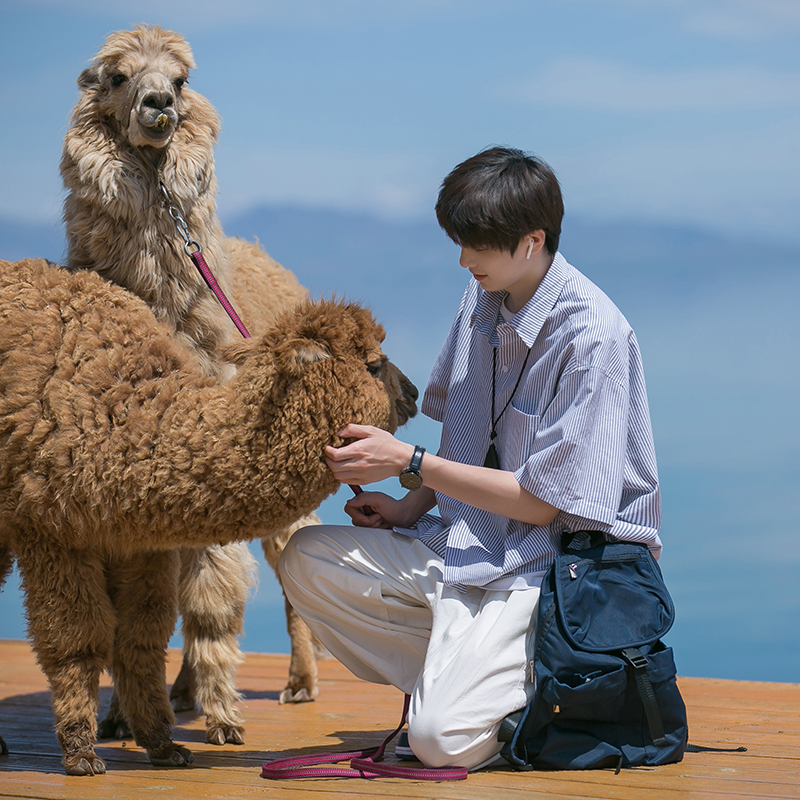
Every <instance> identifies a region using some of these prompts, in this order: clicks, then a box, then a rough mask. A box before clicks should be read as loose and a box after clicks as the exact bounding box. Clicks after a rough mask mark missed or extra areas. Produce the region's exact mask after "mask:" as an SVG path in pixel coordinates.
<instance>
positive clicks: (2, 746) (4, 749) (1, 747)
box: [0, 736, 8, 756]
mask: <svg viewBox="0 0 800 800" xmlns="http://www.w3.org/2000/svg"><path fill="white" fill-rule="evenodd" d="M7 755H8V745H7V744H6V743H5V741H4V740H3V737H2V736H0V756H7Z"/></svg>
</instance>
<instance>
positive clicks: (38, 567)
mask: <svg viewBox="0 0 800 800" xmlns="http://www.w3.org/2000/svg"><path fill="white" fill-rule="evenodd" d="M31 538H32V537H31ZM17 558H18V563H19V567H20V573H21V575H22V583H23V587H24V590H25V603H26V607H27V611H28V631H29V634H30V637H31V639H32V642H33V649H34V652H35V653H36V657H37V660H38V662H39V665H40V666H41V668H42V671H43V672H44V673H45V675H46V676H47V680H48V682H49V684H50V690H51V692H52V703H53V714H54V717H55V730H56V735H57V736H58V741H59V744H60V745H61V749H62V751H63V761H64V768H65V770H66V772H67V774H68V775H96V774H99V773H103V772H105V771H106V765H105V764H104V763H103V761H102V759H100V758H98V756H97V754H96V753H95V751H94V742H95V735H96V722H95V715H96V714H97V705H98V690H99V682H100V673H101V672H102V671H103V669H104V668H105V667H106V665H107V664H108V663H109V661H110V658H111V648H112V642H113V636H114V627H115V623H116V620H115V616H114V610H113V608H112V606H111V602H110V600H109V598H108V595H107V593H106V585H105V575H104V572H103V566H104V565H103V563H102V559H101V558H100V557H98V556H97V555H94V554H92V553H89V552H86V551H82V552H76V551H70V550H59V549H57V548H50V547H49V546H47V545H46V544H44V545H43V544H42V543H41V542H35V541H30V540H28V542H26V543H25V544H24V545H22V546H20V548H19V550H18V552H17Z"/></svg>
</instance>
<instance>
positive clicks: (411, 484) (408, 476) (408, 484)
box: [400, 445, 425, 491]
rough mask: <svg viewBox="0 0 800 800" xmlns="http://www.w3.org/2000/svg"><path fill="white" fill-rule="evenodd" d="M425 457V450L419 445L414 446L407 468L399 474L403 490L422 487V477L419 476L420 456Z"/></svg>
mask: <svg viewBox="0 0 800 800" xmlns="http://www.w3.org/2000/svg"><path fill="white" fill-rule="evenodd" d="M424 455H425V448H424V447H422V446H421V445H415V446H414V455H413V456H411V461H409V463H408V466H407V467H406V468H405V469H404V470H403V471H402V472H401V473H400V485H401V486H402V487H403V488H404V489H410V490H411V491H413V490H414V489H419V487H420V486H422V475H420V474H419V470H420V467H421V466H422V456H424Z"/></svg>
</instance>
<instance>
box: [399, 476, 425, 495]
mask: <svg viewBox="0 0 800 800" xmlns="http://www.w3.org/2000/svg"><path fill="white" fill-rule="evenodd" d="M400 485H401V486H402V487H403V488H404V489H410V490H412V491H413V490H414V489H419V487H420V486H422V477H421V476H420V475H419V473H416V472H401V473H400Z"/></svg>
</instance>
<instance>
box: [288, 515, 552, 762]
mask: <svg viewBox="0 0 800 800" xmlns="http://www.w3.org/2000/svg"><path fill="white" fill-rule="evenodd" d="M279 571H280V576H281V581H282V583H283V588H284V591H285V592H286V596H287V597H288V599H289V602H290V603H291V604H292V605H293V606H294V607H295V609H296V610H297V611H298V613H299V614H300V616H301V617H302V618H303V619H304V620H305V621H306V622H307V623H308V626H309V627H310V628H311V630H312V631H313V632H314V633H315V634H316V636H317V637H318V638H319V640H320V641H321V642H322V644H323V645H324V646H325V647H327V648H328V650H329V651H330V652H331V653H332V654H333V655H334V656H335V657H336V658H337V659H338V660H339V661H340V662H341V663H342V664H344V665H345V666H346V667H347V668H348V669H350V670H351V671H352V672H353V673H354V674H355V675H357V676H358V677H360V678H363V679H364V680H367V681H371V682H373V683H384V684H391V685H393V686H396V687H397V688H398V689H400V690H401V691H402V692H404V693H406V694H410V695H411V707H410V710H409V718H408V739H409V745H410V746H411V749H412V750H413V751H414V754H415V755H416V757H417V758H418V759H419V760H420V761H422V762H423V763H424V764H425V765H426V766H429V767H443V766H456V765H458V766H462V767H468V768H470V769H477V768H480V767H481V766H486V765H487V764H489V763H491V762H492V761H494V760H495V759H496V757H497V756H498V754H499V752H500V749H501V747H502V744H501V743H500V742H498V741H497V731H498V729H499V727H500V722H501V721H502V719H503V718H504V717H505V716H506V715H507V714H510V713H511V712H513V711H516V710H517V709H519V708H522V707H523V706H524V705H526V704H527V702H528V700H529V699H530V697H531V696H532V694H533V685H532V682H531V676H530V663H531V662H532V660H533V631H534V623H535V613H536V607H537V603H538V601H539V590H538V589H535V588H534V589H526V590H523V591H506V592H501V591H488V590H485V589H477V588H474V587H468V588H467V589H466V590H465V591H460V590H458V589H455V588H453V587H450V586H445V585H444V584H443V582H442V559H441V558H440V557H439V556H437V555H436V554H435V553H434V552H433V551H432V550H430V549H429V548H428V547H427V546H426V545H424V544H423V543H422V542H420V541H419V540H418V539H414V538H411V537H408V536H403V535H401V534H398V533H394V532H393V531H388V530H375V529H372V528H356V527H350V526H338V525H319V526H314V527H309V528H304V529H302V530H300V531H297V532H296V533H295V534H293V536H292V537H291V539H290V540H289V543H288V545H287V546H286V548H285V549H284V551H283V554H282V555H281V559H280V564H279Z"/></svg>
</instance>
